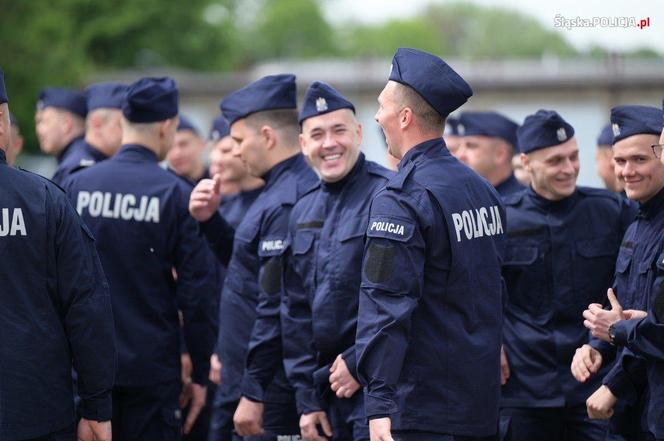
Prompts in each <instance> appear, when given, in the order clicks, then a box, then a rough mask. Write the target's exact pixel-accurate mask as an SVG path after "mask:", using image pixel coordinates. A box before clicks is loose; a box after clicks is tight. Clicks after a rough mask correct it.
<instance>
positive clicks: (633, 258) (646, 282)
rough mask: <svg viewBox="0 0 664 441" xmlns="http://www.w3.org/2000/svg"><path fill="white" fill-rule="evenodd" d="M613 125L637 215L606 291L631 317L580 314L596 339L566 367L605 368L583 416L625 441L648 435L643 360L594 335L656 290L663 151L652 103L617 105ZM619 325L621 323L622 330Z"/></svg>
mask: <svg viewBox="0 0 664 441" xmlns="http://www.w3.org/2000/svg"><path fill="white" fill-rule="evenodd" d="M611 125H612V133H613V135H614V136H613V141H612V144H613V160H614V163H615V170H616V176H617V177H618V180H619V181H620V183H621V185H622V186H624V188H625V193H626V195H627V197H628V198H629V199H631V200H633V201H636V202H638V203H639V214H638V216H637V217H636V220H635V221H634V222H633V223H632V224H631V225H630V227H629V228H628V230H627V232H626V233H625V236H624V238H623V240H622V243H621V245H620V252H619V254H618V258H617V260H616V270H615V277H614V281H613V288H612V291H614V292H615V295H616V296H617V301H615V302H612V303H618V302H619V303H620V305H622V307H625V308H627V309H629V310H628V311H625V313H628V314H629V317H627V316H626V315H624V314H618V313H617V312H616V311H610V310H604V309H603V308H602V306H601V305H598V304H590V305H589V306H588V310H586V311H584V312H583V317H584V318H585V322H584V324H585V325H586V326H587V327H588V328H589V329H590V330H591V333H592V335H593V336H594V337H595V338H592V339H591V340H590V342H588V344H585V345H583V346H581V347H580V348H579V349H578V350H577V353H576V355H575V357H574V360H573V362H572V366H571V370H572V374H573V375H574V377H575V378H576V379H577V380H578V381H582V382H587V381H588V379H589V378H593V377H597V376H600V375H598V371H599V368H600V367H601V366H607V367H609V368H610V371H609V372H608V373H607V374H605V375H601V376H600V379H599V380H600V381H601V386H599V388H595V389H597V390H596V391H595V392H594V393H593V394H592V395H591V396H590V397H589V398H588V400H587V403H586V405H587V409H588V414H589V415H590V416H591V417H592V418H600V419H606V418H609V417H610V418H611V420H610V422H609V437H608V438H607V439H610V440H628V441H631V440H642V439H646V437H647V432H648V428H647V423H646V422H645V420H646V417H645V416H646V413H647V408H648V398H647V393H646V389H647V387H648V386H647V385H646V383H647V381H646V379H647V378H648V376H647V375H646V373H645V364H644V363H643V360H642V359H641V358H640V357H637V356H635V355H634V353H632V352H631V350H630V348H631V345H629V344H628V345H626V347H625V348H622V347H619V348H618V349H616V347H615V346H613V345H610V344H609V343H607V342H605V341H602V340H601V339H600V338H598V337H600V336H604V337H605V336H606V334H607V331H608V329H607V328H608V327H609V325H611V324H612V323H613V322H614V321H616V320H617V319H618V318H631V317H632V316H634V317H638V316H640V315H641V313H639V312H638V311H647V310H649V308H651V305H652V304H653V303H652V302H653V300H654V298H655V296H656V295H657V293H658V292H659V290H660V285H661V274H660V269H659V266H660V265H661V262H662V260H664V246H663V244H664V164H662V163H661V162H660V160H659V158H658V156H657V155H656V154H655V153H657V154H659V153H660V151H661V149H659V148H658V147H656V148H655V151H653V148H652V145H653V144H657V142H658V140H659V134H660V132H661V130H662V113H661V111H660V109H658V108H656V107H650V106H616V107H614V108H613V109H611ZM612 295H613V294H610V295H609V298H611V296H612ZM598 303H599V302H598ZM622 307H621V308H622ZM650 310H651V311H652V309H650ZM624 325H627V323H625V324H621V327H622V326H624ZM623 331H624V332H623ZM619 334H620V335H619ZM626 336H627V331H626V330H625V329H622V330H621V332H618V331H617V330H616V332H615V337H617V339H618V342H619V343H621V346H622V345H625V338H626ZM614 359H615V362H614ZM601 377H603V378H601ZM652 399H653V397H652V396H651V397H650V400H652ZM651 430H654V429H652V428H651Z"/></svg>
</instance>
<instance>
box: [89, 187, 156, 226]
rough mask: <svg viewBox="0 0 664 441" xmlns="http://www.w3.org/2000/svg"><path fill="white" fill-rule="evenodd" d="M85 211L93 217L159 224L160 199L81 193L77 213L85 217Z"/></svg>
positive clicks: (131, 195) (120, 194) (98, 192)
mask: <svg viewBox="0 0 664 441" xmlns="http://www.w3.org/2000/svg"><path fill="white" fill-rule="evenodd" d="M139 198H140V199H139ZM137 200H139V202H138V205H137V204H136V201H137ZM85 209H87V212H88V214H89V215H90V216H91V217H103V218H106V219H122V220H135V221H138V222H154V223H157V224H158V223H159V198H158V197H156V196H152V197H150V196H140V197H138V196H135V195H133V194H122V193H115V194H112V193H109V192H104V193H102V192H101V191H93V192H89V191H80V192H79V193H78V198H77V200H76V211H78V213H79V214H80V215H83V213H84V210H85Z"/></svg>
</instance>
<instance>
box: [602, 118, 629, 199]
mask: <svg viewBox="0 0 664 441" xmlns="http://www.w3.org/2000/svg"><path fill="white" fill-rule="evenodd" d="M612 145H613V130H612V128H611V124H607V125H605V126H604V127H603V128H602V131H601V132H600V133H599V135H598V136H597V149H596V150H595V161H596V162H597V174H598V175H599V177H600V178H602V181H603V182H604V187H605V188H606V189H607V190H611V191H615V192H617V193H620V192H622V191H623V187H622V184H621V183H620V181H619V180H618V178H617V177H616V173H615V171H614V164H613V150H611V146H612Z"/></svg>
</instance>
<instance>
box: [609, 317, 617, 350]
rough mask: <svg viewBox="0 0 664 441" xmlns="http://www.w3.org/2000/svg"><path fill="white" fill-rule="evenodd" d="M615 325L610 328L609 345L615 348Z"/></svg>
mask: <svg viewBox="0 0 664 441" xmlns="http://www.w3.org/2000/svg"><path fill="white" fill-rule="evenodd" d="M614 325H615V323H613V324H612V325H611V326H609V332H608V334H609V343H611V344H612V345H614V346H615V344H616V328H615V326H614Z"/></svg>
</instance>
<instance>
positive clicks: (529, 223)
mask: <svg viewBox="0 0 664 441" xmlns="http://www.w3.org/2000/svg"><path fill="white" fill-rule="evenodd" d="M517 136H518V143H519V147H520V149H521V162H522V163H523V166H524V169H525V170H526V171H527V172H528V173H529V174H530V177H531V186H530V188H529V189H528V190H526V191H524V192H520V193H516V194H513V195H511V196H507V197H505V198H504V200H503V201H504V203H505V206H506V215H507V219H508V220H509V222H508V225H507V231H506V232H507V252H506V258H505V262H504V264H503V277H504V279H505V283H506V285H507V293H508V296H507V298H508V301H507V305H506V308H505V315H504V325H503V341H504V343H503V344H504V354H503V360H502V366H501V382H502V383H503V384H504V386H503V389H502V398H501V431H503V435H504V437H505V440H508V441H530V440H534V439H537V440H542V441H562V440H578V441H590V440H596V441H600V440H603V437H604V433H605V431H606V427H605V425H603V424H601V423H599V422H592V421H588V420H587V417H586V409H585V406H584V402H585V400H586V398H587V397H588V396H589V395H590V394H591V393H592V391H593V390H594V389H595V388H596V387H597V384H598V381H591V382H588V383H586V384H578V383H576V382H575V381H574V379H573V378H572V377H571V376H570V375H569V370H568V366H569V362H570V360H571V359H572V356H573V355H574V350H575V349H576V348H577V347H578V346H580V345H581V344H583V343H584V342H586V341H587V340H588V334H587V331H586V330H585V328H584V327H583V324H582V323H581V322H580V321H579V316H580V314H581V313H582V311H583V310H584V309H585V307H586V305H588V303H591V302H601V300H602V299H603V298H604V292H605V289H606V287H608V286H610V284H611V278H612V275H613V271H614V268H615V259H616V256H617V254H618V248H619V246H620V241H621V239H622V236H623V233H624V232H625V230H626V229H627V226H628V225H629V224H630V223H631V221H632V220H633V218H634V215H635V211H636V210H635V207H633V206H632V205H630V204H629V202H628V201H626V200H625V199H624V198H622V197H620V196H619V195H616V194H614V193H611V192H608V191H606V190H600V189H593V188H586V187H578V186H577V185H576V179H577V176H578V173H579V166H580V165H579V148H578V145H577V142H576V138H575V137H574V128H573V127H572V126H571V125H570V124H569V123H568V122H567V121H565V120H564V119H563V118H562V117H561V116H560V115H559V114H558V113H557V112H555V111H552V110H539V111H537V112H536V113H535V114H532V115H528V116H527V117H526V119H525V121H524V123H523V125H522V126H521V127H520V128H519V130H518V132H517Z"/></svg>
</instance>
